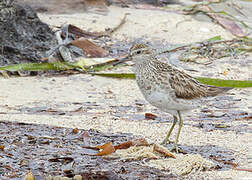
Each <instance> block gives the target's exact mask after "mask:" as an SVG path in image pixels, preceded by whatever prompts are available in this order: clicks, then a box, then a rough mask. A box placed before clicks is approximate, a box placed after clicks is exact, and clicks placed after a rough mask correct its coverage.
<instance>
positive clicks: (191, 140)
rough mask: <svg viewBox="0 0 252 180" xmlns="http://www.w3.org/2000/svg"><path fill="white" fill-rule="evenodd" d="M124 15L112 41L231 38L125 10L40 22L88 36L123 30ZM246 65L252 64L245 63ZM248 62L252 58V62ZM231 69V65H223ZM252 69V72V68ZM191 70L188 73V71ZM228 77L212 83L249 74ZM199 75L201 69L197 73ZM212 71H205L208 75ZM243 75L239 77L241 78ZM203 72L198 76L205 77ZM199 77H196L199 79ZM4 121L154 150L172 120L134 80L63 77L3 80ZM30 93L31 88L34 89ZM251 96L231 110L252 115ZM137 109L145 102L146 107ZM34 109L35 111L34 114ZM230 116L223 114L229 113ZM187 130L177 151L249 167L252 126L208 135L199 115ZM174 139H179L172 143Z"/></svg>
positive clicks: (189, 21) (183, 19) (228, 172)
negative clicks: (128, 136) (119, 139)
mask: <svg viewBox="0 0 252 180" xmlns="http://www.w3.org/2000/svg"><path fill="white" fill-rule="evenodd" d="M124 13H129V15H128V18H127V23H126V24H125V25H124V26H123V27H122V28H121V29H119V30H118V31H117V32H116V33H115V34H114V36H113V37H114V38H117V39H120V40H130V39H134V38H137V37H145V38H146V39H148V40H151V41H155V40H160V41H165V42H169V43H189V42H196V41H201V40H205V39H208V38H211V37H213V36H216V35H221V36H222V38H223V39H231V38H233V36H232V35H231V34H230V33H229V32H227V31H226V30H224V29H223V28H221V27H220V26H218V25H216V24H213V23H210V22H200V21H197V20H195V19H193V18H192V17H190V16H182V15H179V14H175V13H168V12H161V11H151V10H133V9H122V8H118V7H113V6H112V7H109V13H108V15H107V16H103V15H99V14H94V13H83V14H72V15H47V14H40V15H39V16H40V18H41V19H42V21H44V22H46V23H48V24H50V25H61V24H63V23H71V24H74V25H77V26H79V27H81V28H83V29H89V30H92V31H101V30H104V29H105V28H107V27H113V26H115V25H117V24H118V23H119V22H120V19H121V18H122V16H123V14H124ZM248 59H249V58H248ZM250 59H251V57H250ZM225 62H226V61H225ZM250 65H251V64H250ZM187 66H190V64H189V65H188V64H187ZM222 66H223V67H224V66H225V67H226V66H228V67H230V68H231V71H230V72H229V74H228V75H227V76H225V77H223V75H222V74H221V71H222V70H223V68H221V67H218V68H214V67H215V65H214V64H213V65H212V66H209V69H213V74H214V75H213V77H222V78H226V79H249V78H251V77H252V75H251V72H252V71H251V66H246V67H243V68H240V66H239V64H237V66H232V65H230V63H229V62H226V64H225V63H224V64H222ZM192 67H193V68H195V69H198V70H200V69H202V67H201V66H196V65H192ZM206 71H207V70H206V69H204V70H203V72H206ZM236 73H240V74H241V75H237V74H236ZM201 74H202V72H200V73H198V75H201ZM196 75H197V73H196ZM0 84H1V88H0V101H1V105H0V120H1V121H19V122H29V123H39V124H50V125H56V126H64V127H73V128H75V127H77V128H83V129H90V128H92V129H98V130H101V131H103V132H113V133H120V132H124V133H133V134H134V135H140V136H144V137H146V138H147V139H149V140H151V141H152V142H157V143H159V142H161V140H162V139H163V137H164V136H165V134H166V132H167V130H168V128H169V126H170V125H171V120H172V119H171V116H170V115H167V114H165V113H163V112H161V111H159V110H158V109H156V108H154V107H152V106H151V105H149V104H148V103H147V102H146V101H144V99H143V96H142V95H141V93H140V91H139V90H138V87H137V85H136V83H135V81H134V80H118V79H110V78H103V77H97V76H90V75H85V74H79V75H72V76H67V77H64V76H61V77H44V76H39V77H20V78H10V79H4V78H0ZM31 87H32V88H31ZM251 93H252V89H251V88H250V89H236V90H232V91H231V92H230V93H229V94H228V96H232V99H241V100H239V101H232V102H234V106H235V107H236V108H234V110H242V111H245V112H246V113H248V114H251V113H252V97H251ZM136 102H143V105H142V106H139V105H137V104H136ZM81 106H82V107H83V111H84V113H81V114H78V113H77V114H71V115H67V114H66V115H49V114H41V113H36V109H43V108H52V109H57V110H64V111H73V110H76V109H78V108H79V107H81ZM34 109H35V110H34ZM226 110H227V109H222V110H219V111H218V112H225V111H226ZM145 112H153V113H155V114H157V115H158V116H159V117H160V118H161V119H162V120H161V121H160V122H159V121H156V120H145V119H144V113H145ZM184 119H185V125H184V127H183V129H182V132H181V136H180V144H181V145H183V146H186V147H191V148H192V149H194V150H195V151H196V152H197V150H198V151H204V152H207V151H209V152H214V153H217V152H218V151H226V152H227V153H231V154H232V157H233V158H234V160H233V162H235V163H238V165H239V167H240V168H251V167H252V141H251V139H252V123H251V119H250V120H249V119H248V120H246V119H240V120H239V117H238V118H237V119H236V120H230V121H225V122H224V121H222V119H221V118H220V119H219V121H217V122H216V121H214V122H213V121H211V122H212V123H223V122H224V123H225V125H227V126H230V127H232V130H228V131H225V130H223V129H218V130H214V131H205V130H204V129H202V128H199V127H197V125H198V124H199V123H203V124H204V121H201V120H200V110H195V111H194V112H193V113H191V114H188V115H185V116H184ZM173 137H174V136H173ZM195 178H196V179H243V180H245V179H252V173H251V172H244V171H237V170H232V168H226V169H224V170H220V171H210V172H201V173H199V174H197V176H195Z"/></svg>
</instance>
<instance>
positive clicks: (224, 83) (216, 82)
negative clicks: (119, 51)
mask: <svg viewBox="0 0 252 180" xmlns="http://www.w3.org/2000/svg"><path fill="white" fill-rule="evenodd" d="M92 75H97V76H103V77H110V78H121V79H135V75H134V74H133V73H120V74H119V73H92ZM195 78H196V79H197V80H198V81H199V82H201V83H203V84H208V85H212V86H219V87H233V88H246V87H252V81H249V80H248V81H241V80H224V79H214V78H206V77H195Z"/></svg>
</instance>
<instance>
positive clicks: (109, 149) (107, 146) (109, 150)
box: [95, 142, 115, 156]
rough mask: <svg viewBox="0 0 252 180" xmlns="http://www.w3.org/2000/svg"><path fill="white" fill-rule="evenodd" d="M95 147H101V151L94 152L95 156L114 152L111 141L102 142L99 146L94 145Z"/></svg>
mask: <svg viewBox="0 0 252 180" xmlns="http://www.w3.org/2000/svg"><path fill="white" fill-rule="evenodd" d="M96 148H99V149H102V151H100V152H98V153H97V154H95V156H104V155H109V154H112V153H113V152H115V148H114V146H112V143H111V142H108V143H106V144H103V145H101V146H96Z"/></svg>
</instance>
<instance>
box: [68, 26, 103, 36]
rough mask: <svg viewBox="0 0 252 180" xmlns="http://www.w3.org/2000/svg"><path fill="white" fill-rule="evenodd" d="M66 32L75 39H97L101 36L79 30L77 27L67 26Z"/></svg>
mask: <svg viewBox="0 0 252 180" xmlns="http://www.w3.org/2000/svg"><path fill="white" fill-rule="evenodd" d="M68 32H69V33H71V34H74V35H75V36H76V37H77V38H80V37H85V38H97V37H98V36H100V35H101V33H97V32H88V31H84V30H82V29H80V28H79V27H77V26H75V25H72V24H69V26H68Z"/></svg>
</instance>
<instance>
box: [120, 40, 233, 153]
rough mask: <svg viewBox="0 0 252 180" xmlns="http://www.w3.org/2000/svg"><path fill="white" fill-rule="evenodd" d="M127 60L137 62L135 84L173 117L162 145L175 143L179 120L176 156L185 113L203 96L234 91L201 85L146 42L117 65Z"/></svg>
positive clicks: (148, 99)
mask: <svg viewBox="0 0 252 180" xmlns="http://www.w3.org/2000/svg"><path fill="white" fill-rule="evenodd" d="M128 60H132V61H133V62H134V65H133V71H134V73H135V77H136V82H137V85H138V87H139V89H140V91H141V92H142V94H143V96H144V98H145V99H146V100H147V101H148V102H149V103H150V104H151V105H153V106H154V107H156V108H158V109H160V110H161V111H163V112H166V113H169V114H171V115H172V116H173V123H172V125H171V127H170V129H169V131H168V132H167V135H166V137H165V138H164V140H163V141H162V143H161V144H163V145H167V144H169V143H171V142H172V141H170V139H169V138H170V135H171V133H172V131H173V129H174V127H175V125H176V124H177V122H178V121H179V127H178V132H177V134H176V137H175V141H174V142H173V146H172V147H171V149H170V151H175V152H176V153H178V152H179V151H180V150H179V148H178V140H179V135H180V132H181V129H182V126H183V119H182V113H184V112H187V111H191V110H193V109H195V108H197V107H198V106H199V103H200V102H201V101H199V100H200V99H202V98H204V97H209V96H216V95H218V94H221V93H224V92H226V91H228V90H230V89H232V88H230V87H217V86H211V85H206V84H202V83H200V82H199V81H197V80H196V79H195V78H193V77H192V76H190V75H189V74H187V73H185V72H184V71H183V70H180V69H178V68H176V67H174V66H173V65H172V64H169V63H166V62H162V61H160V60H159V59H158V57H157V53H155V51H154V49H152V48H151V47H150V46H149V45H147V44H145V43H134V44H133V45H132V46H131V48H130V50H129V54H128V56H127V58H123V59H121V60H119V61H118V62H116V64H120V63H123V62H125V61H128ZM116 64H115V65H116Z"/></svg>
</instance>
